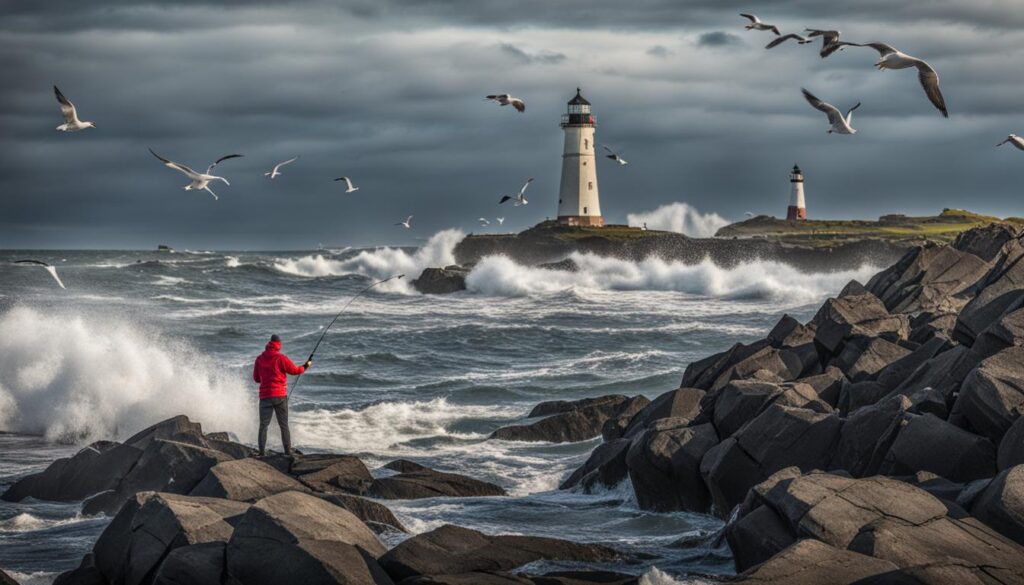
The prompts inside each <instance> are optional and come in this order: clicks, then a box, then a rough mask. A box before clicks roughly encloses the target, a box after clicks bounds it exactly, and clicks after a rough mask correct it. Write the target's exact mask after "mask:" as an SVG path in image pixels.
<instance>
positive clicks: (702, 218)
mask: <svg viewBox="0 0 1024 585" xmlns="http://www.w3.org/2000/svg"><path fill="white" fill-rule="evenodd" d="M626 222H627V223H628V224H629V225H631V226H633V227H641V226H643V225H645V224H646V225H647V228H648V229H652V230H662V231H666V232H676V233H677V234H684V235H687V236H690V237H692V238H710V237H712V236H714V235H715V232H717V231H718V230H720V229H721V228H723V227H725V226H727V225H729V220H727V219H725V218H724V217H722V216H720V215H718V214H717V213H713V212H712V213H701V212H700V211H698V210H697V209H696V208H694V207H692V206H690V205H687V204H686V203H669V204H668V205H662V206H661V207H659V208H657V209H655V210H653V211H644V212H641V213H630V214H627V215H626Z"/></svg>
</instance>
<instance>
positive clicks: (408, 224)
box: [395, 215, 412, 229]
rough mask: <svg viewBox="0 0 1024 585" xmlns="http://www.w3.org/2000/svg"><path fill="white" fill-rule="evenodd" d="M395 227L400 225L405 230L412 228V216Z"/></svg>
mask: <svg viewBox="0 0 1024 585" xmlns="http://www.w3.org/2000/svg"><path fill="white" fill-rule="evenodd" d="M395 225H400V226H402V227H404V228H405V229H409V228H411V227H412V216H411V215H410V216H409V217H407V218H405V221H400V222H398V223H396V224H395Z"/></svg>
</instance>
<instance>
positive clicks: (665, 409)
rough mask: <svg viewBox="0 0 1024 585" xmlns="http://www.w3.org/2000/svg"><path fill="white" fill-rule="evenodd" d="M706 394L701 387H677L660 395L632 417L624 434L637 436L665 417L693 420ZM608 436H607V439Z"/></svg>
mask: <svg viewBox="0 0 1024 585" xmlns="http://www.w3.org/2000/svg"><path fill="white" fill-rule="evenodd" d="M704 395H705V392H704V391H703V390H701V389H699V388H677V389H675V390H670V391H668V392H665V393H664V394H661V395H659V396H658V397H657V398H655V399H654V400H652V401H651V402H650V403H649V404H647V405H646V406H644V407H643V408H642V409H641V410H640V411H639V412H637V413H636V414H635V415H634V416H632V417H630V419H629V421H628V422H627V426H626V427H625V430H624V432H623V436H625V437H628V438H632V437H635V436H636V435H639V434H640V433H642V432H643V431H644V429H646V428H647V426H648V425H650V424H651V423H653V422H654V421H657V420H661V419H665V418H685V419H690V420H693V419H694V418H696V416H697V415H698V414H699V413H700V401H701V399H703V398H704ZM608 438H609V437H608V436H606V437H605V440H607V439H608Z"/></svg>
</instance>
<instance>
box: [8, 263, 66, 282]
mask: <svg viewBox="0 0 1024 585" xmlns="http://www.w3.org/2000/svg"><path fill="white" fill-rule="evenodd" d="M14 263H15V264H29V265H32V266H42V267H43V268H45V269H46V271H47V272H49V273H50V276H52V277H53V279H54V280H56V281H57V284H59V285H60V287H61V288H64V289H66V288H67V287H66V286H64V283H63V282H61V280H60V277H59V276H57V269H56V268H55V267H53V266H50V265H49V264H47V263H46V262H40V261H39V260H15V261H14Z"/></svg>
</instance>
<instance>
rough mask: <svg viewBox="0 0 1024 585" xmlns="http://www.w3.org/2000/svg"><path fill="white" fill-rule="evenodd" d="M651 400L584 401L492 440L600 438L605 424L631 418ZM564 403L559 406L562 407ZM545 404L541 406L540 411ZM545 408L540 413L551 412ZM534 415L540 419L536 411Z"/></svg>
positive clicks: (503, 430) (500, 431) (511, 428)
mask: <svg viewBox="0 0 1024 585" xmlns="http://www.w3.org/2000/svg"><path fill="white" fill-rule="evenodd" d="M649 402H650V401H649V400H648V399H647V398H645V397H643V396H637V397H634V398H627V397H625V396H620V395H616V396H606V397H603V398H601V399H597V400H588V401H581V402H580V403H578V404H576V405H573V406H570V407H568V408H567V409H564V408H563V409H561V410H558V411H557V412H556V413H555V414H552V415H551V416H548V417H546V418H543V419H541V420H539V421H537V422H535V423H532V424H529V425H516V426H509V427H502V428H500V429H498V430H496V431H494V432H493V433H492V434H491V438H492V439H501V440H505V441H547V442H551V443H573V442H578V441H586V440H589V439H593V438H594V437H597V436H599V435H601V429H602V428H603V427H604V425H605V423H606V422H607V421H608V420H610V419H614V418H616V417H618V416H620V415H622V414H628V415H632V414H635V413H636V412H638V411H639V410H640V409H642V408H643V407H644V406H646V405H647V404H648V403H649ZM563 404H564V403H560V404H559V406H560V407H562V405H563ZM544 406H546V405H544V404H542V405H539V406H538V408H540V407H544ZM549 410H550V409H548V408H545V409H542V410H541V411H540V412H548V411H549ZM530 415H531V416H540V414H537V409H534V412H531V413H530Z"/></svg>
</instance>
